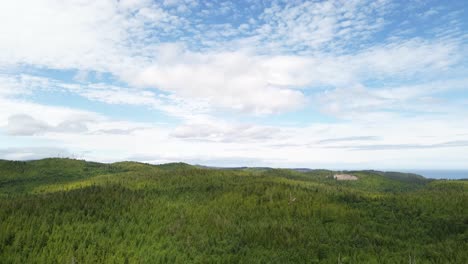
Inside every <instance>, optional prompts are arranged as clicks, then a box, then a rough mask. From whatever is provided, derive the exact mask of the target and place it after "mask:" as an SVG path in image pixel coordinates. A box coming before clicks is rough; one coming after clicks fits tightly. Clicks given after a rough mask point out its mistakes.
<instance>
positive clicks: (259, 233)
mask: <svg viewBox="0 0 468 264" xmlns="http://www.w3.org/2000/svg"><path fill="white" fill-rule="evenodd" d="M348 173H351V174H352V175H355V176H357V177H358V180H355V181H337V180H335V179H333V175H334V172H333V171H327V170H311V171H295V170H285V169H268V168H258V169H253V168H238V169H214V168H203V167H197V166H191V165H188V164H184V163H173V164H165V165H149V164H142V163H135V162H119V163H113V164H101V163H94V162H86V161H81V160H72V159H44V160H37V161H28V162H20V161H0V263H468V181H464V180H457V181H455V180H428V179H425V178H423V177H420V176H418V175H413V174H402V173H394V172H390V173H385V172H378V171H354V172H348Z"/></svg>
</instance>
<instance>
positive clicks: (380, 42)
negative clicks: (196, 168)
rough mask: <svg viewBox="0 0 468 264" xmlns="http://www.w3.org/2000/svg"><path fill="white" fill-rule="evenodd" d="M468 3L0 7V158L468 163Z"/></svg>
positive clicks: (141, 1) (40, 0)
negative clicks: (55, 157)
mask: <svg viewBox="0 0 468 264" xmlns="http://www.w3.org/2000/svg"><path fill="white" fill-rule="evenodd" d="M467 7H468V4H467V3H466V2H465V1H419V0H410V1H391V0H379V1H365V0H363V1H354V0H348V1H344V0H343V1H338V0H329V1H300V0H297V1H253V0H244V1H201V0H165V1H151V0H120V1H117V0H98V1H91V0H89V1H88V0H70V1H56V0H37V1H22V0H16V1H5V3H1V4H0V50H2V52H1V53H0V107H1V111H0V158H1V159H19V160H25V159H36V158H43V157H50V156H60V157H75V158H83V159H89V160H96V161H103V162H112V161H120V160H136V161H142V162H151V163H163V162H171V161H185V162H189V163H198V164H205V165H215V166H273V167H310V168H318V167H320V168H336V169H358V168H359V169H362V168H373V169H468V164H467V163H466V160H468V74H467V73H468V56H467V55H468V45H467V42H468V30H467V29H468V19H467V18H468V15H467V14H466V9H467Z"/></svg>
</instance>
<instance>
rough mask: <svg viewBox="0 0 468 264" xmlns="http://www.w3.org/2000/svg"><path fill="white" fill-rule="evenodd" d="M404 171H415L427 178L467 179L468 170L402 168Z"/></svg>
mask: <svg viewBox="0 0 468 264" xmlns="http://www.w3.org/2000/svg"><path fill="white" fill-rule="evenodd" d="M402 171H404V172H409V173H415V174H419V175H422V176H424V177H425V178H429V179H449V180H459V179H468V170H402Z"/></svg>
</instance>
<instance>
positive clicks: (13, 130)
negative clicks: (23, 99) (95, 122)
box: [5, 114, 90, 136]
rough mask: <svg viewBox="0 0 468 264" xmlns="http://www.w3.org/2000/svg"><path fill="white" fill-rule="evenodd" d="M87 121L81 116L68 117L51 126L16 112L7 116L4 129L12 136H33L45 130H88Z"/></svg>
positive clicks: (77, 131) (73, 131)
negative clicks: (6, 123)
mask: <svg viewBox="0 0 468 264" xmlns="http://www.w3.org/2000/svg"><path fill="white" fill-rule="evenodd" d="M89 121H90V120H83V119H81V118H77V119H75V120H73V119H68V120H65V121H63V122H60V123H59V124H57V125H56V126H53V125H49V124H48V123H46V122H44V121H41V120H38V119H35V118H33V117H32V116H30V115H26V114H16V115H12V116H10V117H9V118H8V125H7V126H6V127H5V130H6V132H7V133H8V134H9V135H12V136H33V135H40V134H44V133H47V132H59V133H81V132H86V131H88V127H87V125H86V123H87V122H89Z"/></svg>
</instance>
